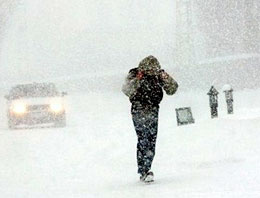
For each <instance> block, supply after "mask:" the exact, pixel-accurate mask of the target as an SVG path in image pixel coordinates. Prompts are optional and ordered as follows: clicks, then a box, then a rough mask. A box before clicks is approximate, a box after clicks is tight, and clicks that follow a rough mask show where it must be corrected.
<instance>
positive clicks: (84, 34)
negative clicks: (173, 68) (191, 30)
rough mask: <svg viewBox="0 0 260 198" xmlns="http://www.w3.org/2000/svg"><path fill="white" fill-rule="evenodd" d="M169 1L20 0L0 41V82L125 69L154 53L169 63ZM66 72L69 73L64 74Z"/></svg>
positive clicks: (171, 14) (171, 16) (171, 7)
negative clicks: (0, 41)
mask: <svg viewBox="0 0 260 198" xmlns="http://www.w3.org/2000/svg"><path fill="white" fill-rule="evenodd" d="M174 6H175V5H174V2H173V1H170V0H164V3H161V1H159V0H155V1H152V2H151V1H148V0H143V1H126V0H124V1H119V0H115V1H112V2H106V1H91V0H87V1H83V0H76V1H70V0H34V1H31V0H20V1H19V2H18V4H17V6H16V7H15V10H14V11H13V14H12V16H11V17H9V20H8V22H7V23H6V26H5V32H4V39H3V40H2V43H1V48H0V49H1V51H0V52H1V54H0V55H1V58H0V65H1V74H0V75H1V76H0V78H1V80H2V81H3V82H4V83H8V82H11V83H17V82H21V81H37V80H39V79H40V78H42V79H53V78H55V79H57V78H63V77H68V78H73V76H77V75H80V76H82V75H83V76H84V75H89V76H95V75H96V74H100V73H112V74H113V73H118V72H125V73H126V72H127V71H128V70H129V68H130V67H135V66H136V65H137V64H138V62H139V61H140V59H142V58H143V57H145V56H147V55H150V54H154V55H156V56H158V58H160V59H161V61H162V62H163V63H165V65H169V66H170V65H171V64H173V63H172V62H167V61H168V60H171V58H169V56H171V53H172V52H171V51H169V50H168V49H167V47H166V48H165V46H170V45H172V44H173V42H174V38H173V32H174V21H175V18H174ZM68 74H69V75H68Z"/></svg>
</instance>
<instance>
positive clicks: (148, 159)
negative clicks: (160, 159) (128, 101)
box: [132, 107, 159, 175]
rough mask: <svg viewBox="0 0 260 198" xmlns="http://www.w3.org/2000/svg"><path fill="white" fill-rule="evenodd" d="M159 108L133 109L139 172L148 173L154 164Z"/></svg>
mask: <svg viewBox="0 0 260 198" xmlns="http://www.w3.org/2000/svg"><path fill="white" fill-rule="evenodd" d="M158 110H159V108H157V107H154V108H153V109H151V110H149V111H146V112H144V111H142V110H138V111H132V116H133V123H134V126H135V130H136V134H137V137H138V143H137V163H138V173H140V174H141V175H144V174H146V173H147V172H148V171H149V170H150V169H151V166H152V162H153V158H154V155H155V145H156V138H157V129H158Z"/></svg>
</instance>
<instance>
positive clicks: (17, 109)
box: [11, 102, 27, 114]
mask: <svg viewBox="0 0 260 198" xmlns="http://www.w3.org/2000/svg"><path fill="white" fill-rule="evenodd" d="M11 111H12V112H13V113H15V114H24V113H26V111H27V106H26V104H25V103H23V102H16V103H14V104H13V105H12V107H11Z"/></svg>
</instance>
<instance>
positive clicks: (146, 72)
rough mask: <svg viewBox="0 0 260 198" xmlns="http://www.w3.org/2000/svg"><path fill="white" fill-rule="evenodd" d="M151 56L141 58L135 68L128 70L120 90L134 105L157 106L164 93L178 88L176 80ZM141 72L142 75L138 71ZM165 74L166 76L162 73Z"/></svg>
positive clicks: (171, 92) (169, 92)
mask: <svg viewBox="0 0 260 198" xmlns="http://www.w3.org/2000/svg"><path fill="white" fill-rule="evenodd" d="M160 68H161V67H160V64H159V62H158V60H157V59H156V58H155V57H153V56H148V57H146V58H145V59H143V60H142V61H141V62H140V64H139V66H138V67H137V68H133V69H131V70H130V71H129V73H128V75H127V77H126V80H125V83H124V85H123V88H122V91H123V92H124V94H125V95H127V96H128V97H129V99H130V102H131V103H132V104H133V105H135V106H143V107H144V106H158V105H159V104H160V102H161V100H162V98H163V89H164V90H165V92H166V94H168V95H173V94H174V93H175V92H176V91H177V88H178V84H177V82H176V81H175V80H174V79H173V78H172V77H171V76H170V75H169V74H167V73H166V72H165V71H164V70H162V69H160ZM139 72H141V73H142V77H140V76H138V73H139ZM163 74H164V75H165V74H166V76H167V77H166V78H163V77H162V75H163Z"/></svg>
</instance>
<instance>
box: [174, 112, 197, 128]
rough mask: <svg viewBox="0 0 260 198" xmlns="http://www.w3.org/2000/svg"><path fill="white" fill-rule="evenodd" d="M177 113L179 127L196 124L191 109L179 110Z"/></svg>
mask: <svg viewBox="0 0 260 198" xmlns="http://www.w3.org/2000/svg"><path fill="white" fill-rule="evenodd" d="M175 111H176V117H177V124H178V126H180V125H186V124H192V123H194V122H195V121H194V118H193V116H192V113H191V108H190V107H182V108H177V109H175Z"/></svg>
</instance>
